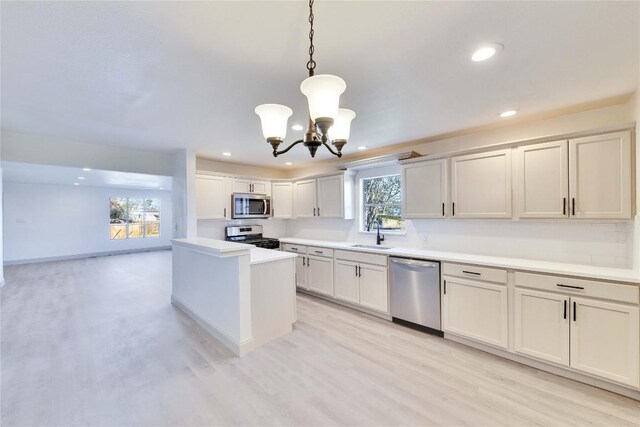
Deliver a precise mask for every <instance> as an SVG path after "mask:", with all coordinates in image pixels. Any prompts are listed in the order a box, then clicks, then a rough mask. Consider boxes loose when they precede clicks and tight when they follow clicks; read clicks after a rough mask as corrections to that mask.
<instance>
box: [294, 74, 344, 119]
mask: <svg viewBox="0 0 640 427" xmlns="http://www.w3.org/2000/svg"><path fill="white" fill-rule="evenodd" d="M346 88H347V84H346V83H345V82H344V80H342V79H341V78H340V77H338V76H334V75H331V74H318V75H315V76H311V77H307V78H306V79H304V80H303V81H302V83H301V84H300V90H301V91H302V93H303V94H305V96H306V97H307V101H308V103H309V116H310V117H311V120H314V121H315V120H317V119H320V118H323V119H333V120H335V119H336V117H337V116H338V106H339V105H340V95H342V93H343V92H344V91H345V89H346Z"/></svg>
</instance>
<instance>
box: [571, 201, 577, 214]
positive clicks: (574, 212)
mask: <svg viewBox="0 0 640 427" xmlns="http://www.w3.org/2000/svg"><path fill="white" fill-rule="evenodd" d="M571 215H573V216H576V198H575V197H572V198H571Z"/></svg>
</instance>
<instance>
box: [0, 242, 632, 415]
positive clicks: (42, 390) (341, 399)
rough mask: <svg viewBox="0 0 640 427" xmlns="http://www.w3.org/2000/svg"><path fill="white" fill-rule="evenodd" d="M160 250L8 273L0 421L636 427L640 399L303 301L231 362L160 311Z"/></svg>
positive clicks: (165, 273) (163, 276)
mask: <svg viewBox="0 0 640 427" xmlns="http://www.w3.org/2000/svg"><path fill="white" fill-rule="evenodd" d="M170 260H171V254H170V252H167V251H164V252H155V253H142V254H134V255H121V256H113V257H104V258H93V259H86V260H75V261H64V262H52V263H43V264H33V265H27V266H13V267H9V268H7V269H6V274H5V275H6V281H7V283H6V285H5V287H4V288H3V289H2V307H1V308H2V312H1V315H2V319H1V320H2V330H1V332H2V349H1V350H2V354H1V355H2V360H1V361H2V372H1V373H2V377H1V385H2V387H1V392H2V395H1V400H2V406H1V409H2V418H1V422H2V426H5V427H8V426H27V425H42V426H70V425H102V426H129V425H137V426H160V425H175V426H196V425H259V426H267V425H296V426H306V425H316V426H325V425H361V426H374V425H375V426H386V425H429V426H432V425H433V426H435V425H442V426H457V425H474V426H493V425H500V426H502V425H504V426H524V425H532V424H535V425H545V426H546V425H548V426H560V425H574V426H585V425H608V426H638V425H640V403H639V402H637V401H634V400H631V399H628V398H625V397H621V396H618V395H616V394H613V393H609V392H606V391H603V390H600V389H596V388H593V387H590V386H587V385H583V384H580V383H577V382H573V381H571V380H567V379H563V378H560V377H556V376H554V375H551V374H547V373H545V372H541V371H538V370H536V369H533V368H529V367H525V366H522V365H519V364H516V363H513V362H509V361H506V360H503V359H500V358H497V357H494V356H492V355H489V354H486V353H483V352H480V351H477V350H473V349H471V348H468V347H465V346H463V345H460V344H456V343H453V342H450V341H446V340H444V339H441V338H437V337H432V336H429V335H425V334H421V333H418V332H415V331H412V330H409V329H406V328H403V327H400V326H397V325H394V324H392V323H389V322H386V321H384V320H380V319H376V318H372V317H370V316H367V315H364V314H359V313H356V312H354V311H351V310H349V309H345V308H341V307H338V306H335V305H332V304H330V303H326V302H322V301H319V300H316V299H314V298H311V297H306V296H299V297H298V320H299V321H298V324H297V325H296V328H295V331H294V332H293V333H292V334H290V335H288V336H287V337H285V338H282V339H279V340H276V341H275V342H273V343H271V344H269V345H267V346H265V347H262V348H259V349H257V350H256V351H254V352H253V353H250V354H249V355H248V356H246V357H244V358H242V359H240V358H237V357H234V356H233V355H232V354H231V353H230V352H229V351H227V350H226V349H225V348H224V347H223V346H222V345H221V344H220V343H218V342H217V341H216V340H214V339H213V338H212V337H210V336H209V335H208V334H207V333H206V332H205V331H204V330H203V329H201V328H200V327H199V326H197V325H196V324H195V323H194V322H193V321H191V320H190V319H189V318H187V317H186V316H185V315H184V314H182V313H181V312H180V311H179V310H177V309H176V308H174V307H173V306H171V304H170V303H169V296H170V288H171V283H170V281H171V264H170Z"/></svg>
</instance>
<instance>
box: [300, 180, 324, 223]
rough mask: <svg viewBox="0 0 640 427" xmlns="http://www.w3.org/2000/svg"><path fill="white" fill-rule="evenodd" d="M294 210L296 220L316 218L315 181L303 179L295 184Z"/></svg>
mask: <svg viewBox="0 0 640 427" xmlns="http://www.w3.org/2000/svg"><path fill="white" fill-rule="evenodd" d="M294 185H295V193H294V194H295V200H294V208H295V213H296V215H295V216H296V218H313V217H315V216H316V211H317V209H318V208H317V206H316V199H317V197H316V180H315V179H305V180H304V181H297V182H296V183H295V184H294Z"/></svg>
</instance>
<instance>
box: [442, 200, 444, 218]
mask: <svg viewBox="0 0 640 427" xmlns="http://www.w3.org/2000/svg"><path fill="white" fill-rule="evenodd" d="M442 216H444V202H442Z"/></svg>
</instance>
